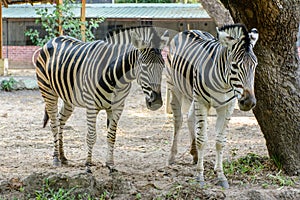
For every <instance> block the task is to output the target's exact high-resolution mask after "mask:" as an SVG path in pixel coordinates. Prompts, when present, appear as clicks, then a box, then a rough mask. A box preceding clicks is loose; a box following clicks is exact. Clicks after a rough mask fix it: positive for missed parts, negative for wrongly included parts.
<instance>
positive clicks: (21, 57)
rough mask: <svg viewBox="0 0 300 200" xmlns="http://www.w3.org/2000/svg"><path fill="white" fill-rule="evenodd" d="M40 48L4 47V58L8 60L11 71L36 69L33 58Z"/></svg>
mask: <svg viewBox="0 0 300 200" xmlns="http://www.w3.org/2000/svg"><path fill="white" fill-rule="evenodd" d="M39 48H40V47H38V46H3V48H2V50H3V58H8V66H9V68H11V69H30V68H34V65H33V63H32V57H33V54H34V52H35V51H36V50H37V49H39Z"/></svg>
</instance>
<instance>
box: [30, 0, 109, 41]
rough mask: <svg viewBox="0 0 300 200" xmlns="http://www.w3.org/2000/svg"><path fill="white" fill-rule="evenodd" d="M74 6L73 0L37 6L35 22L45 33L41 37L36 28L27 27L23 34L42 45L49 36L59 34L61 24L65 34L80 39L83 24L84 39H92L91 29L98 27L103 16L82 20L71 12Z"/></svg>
mask: <svg viewBox="0 0 300 200" xmlns="http://www.w3.org/2000/svg"><path fill="white" fill-rule="evenodd" d="M74 6H75V4H74V0H64V1H63V4H61V5H55V6H54V9H48V8H37V9H36V14H37V15H39V16H40V18H39V19H37V20H36V21H35V23H36V24H41V25H42V29H43V30H44V31H45V32H46V35H45V36H44V37H42V36H41V33H40V32H39V31H38V30H34V29H29V30H28V31H26V32H25V36H28V37H29V39H30V40H31V41H32V42H33V44H35V45H38V46H43V45H44V44H45V43H46V42H47V41H49V40H50V39H51V38H54V37H56V36H58V35H59V31H58V28H59V26H61V28H62V30H63V32H64V34H65V35H68V36H71V37H74V38H77V39H81V38H82V32H81V26H83V25H84V26H85V27H86V28H85V38H86V41H92V40H94V39H95V36H94V34H93V29H96V28H98V27H99V25H100V23H102V22H103V21H104V18H103V17H99V18H96V19H91V20H89V21H85V22H82V21H81V20H80V19H79V18H77V17H76V16H75V14H74V13H73V8H74Z"/></svg>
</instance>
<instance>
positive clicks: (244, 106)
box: [238, 90, 256, 111]
mask: <svg viewBox="0 0 300 200" xmlns="http://www.w3.org/2000/svg"><path fill="white" fill-rule="evenodd" d="M238 103H239V108H240V110H242V111H249V110H251V109H252V108H254V106H255V105H256V98H255V96H254V94H253V93H251V92H249V91H248V90H244V93H243V95H242V97H241V98H240V99H239V100H238Z"/></svg>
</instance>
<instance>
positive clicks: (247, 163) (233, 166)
mask: <svg viewBox="0 0 300 200" xmlns="http://www.w3.org/2000/svg"><path fill="white" fill-rule="evenodd" d="M264 160H265V159H264V158H261V157H260V156H258V155H256V154H254V153H248V154H247V155H246V156H245V157H241V158H239V159H238V160H235V161H232V162H224V172H225V173H226V174H252V173H253V172H254V173H257V172H260V171H261V170H263V169H264Z"/></svg>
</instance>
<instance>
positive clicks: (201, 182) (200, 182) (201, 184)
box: [196, 177, 205, 188]
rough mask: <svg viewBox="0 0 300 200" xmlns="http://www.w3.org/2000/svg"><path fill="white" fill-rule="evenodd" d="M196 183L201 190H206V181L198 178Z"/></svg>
mask: <svg viewBox="0 0 300 200" xmlns="http://www.w3.org/2000/svg"><path fill="white" fill-rule="evenodd" d="M196 181H197V182H198V183H199V186H200V188H204V187H205V181H204V180H203V179H202V178H200V177H197V178H196Z"/></svg>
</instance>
